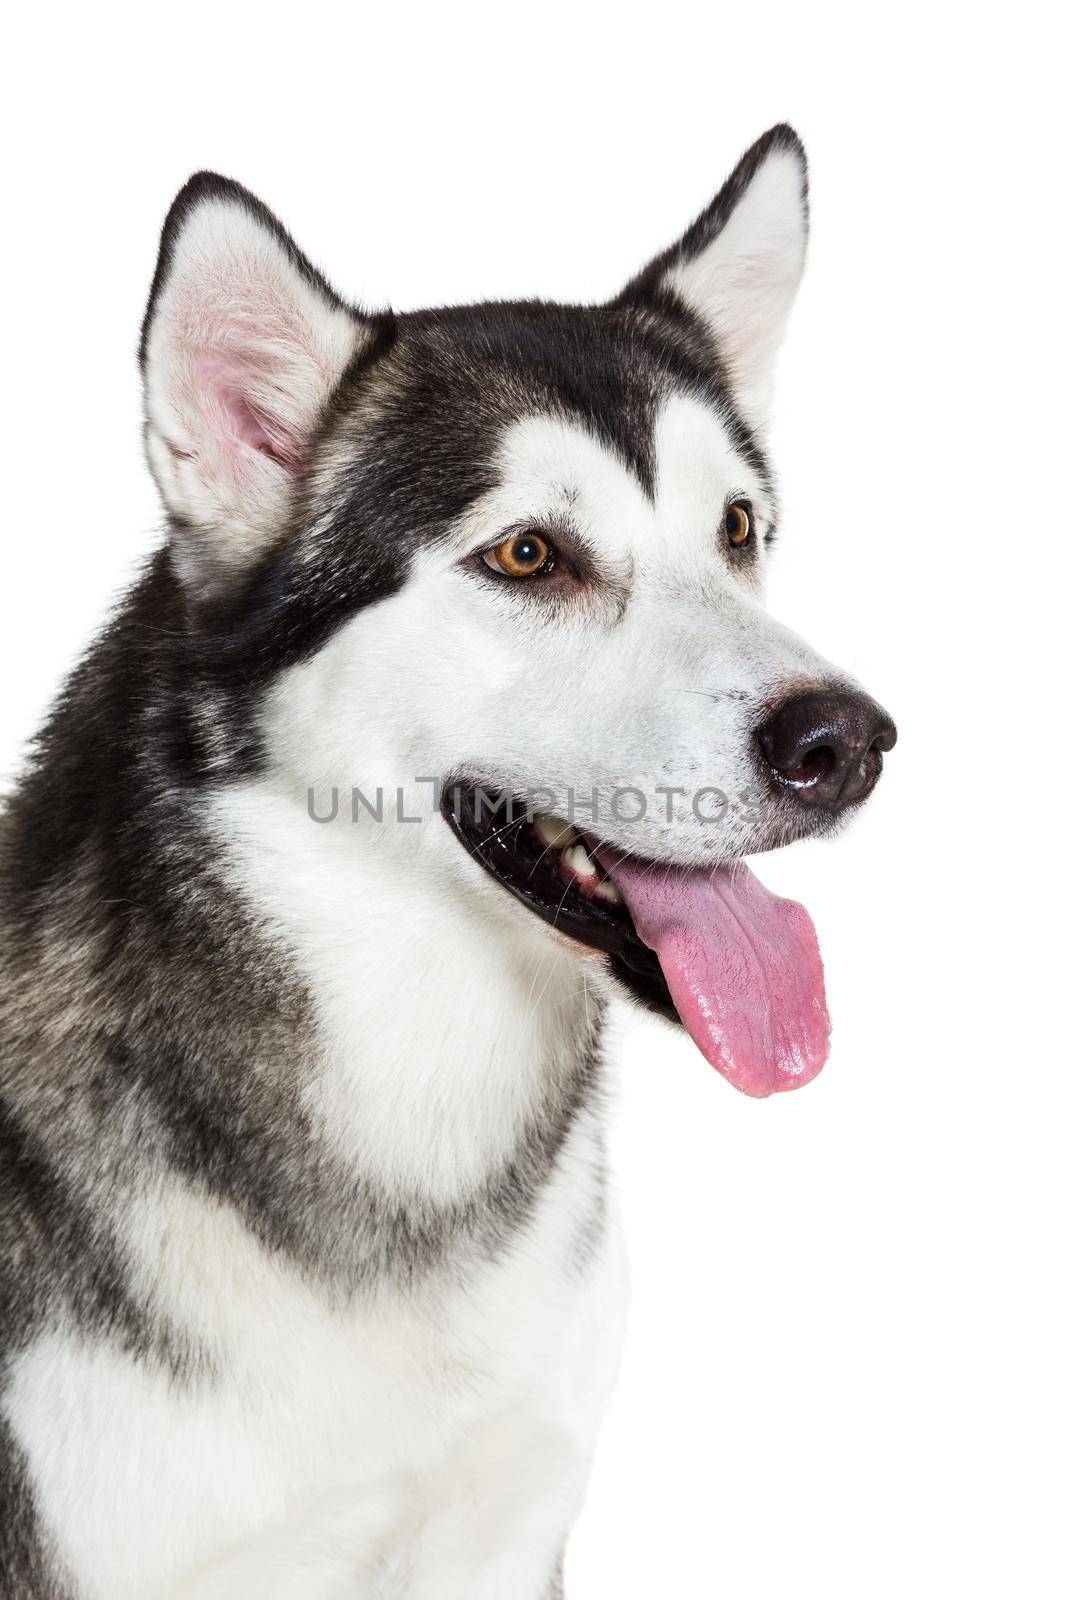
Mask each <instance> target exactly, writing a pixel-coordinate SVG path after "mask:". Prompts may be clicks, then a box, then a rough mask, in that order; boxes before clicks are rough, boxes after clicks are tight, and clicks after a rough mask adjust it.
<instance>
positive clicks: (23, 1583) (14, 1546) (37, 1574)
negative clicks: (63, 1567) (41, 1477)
mask: <svg viewBox="0 0 1067 1600" xmlns="http://www.w3.org/2000/svg"><path fill="white" fill-rule="evenodd" d="M47 1546H48V1541H47V1539H46V1537H45V1534H44V1531H43V1529H42V1528H41V1525H40V1522H39V1519H38V1516H37V1508H36V1506H35V1504H34V1498H33V1490H32V1488H31V1485H30V1480H29V1474H28V1472H27V1468H26V1461H25V1458H24V1456H23V1454H22V1451H21V1450H20V1449H19V1447H18V1445H17V1443H16V1441H15V1439H14V1437H13V1435H12V1433H11V1429H10V1428H9V1427H8V1425H7V1423H6V1422H5V1421H4V1419H3V1417H2V1416H0V1600H73V1595H72V1591H71V1590H70V1589H69V1588H68V1587H67V1585H66V1584H65V1583H64V1582H63V1581H62V1580H61V1579H60V1577H59V1576H58V1574H57V1571H56V1567H55V1565H54V1563H53V1562H52V1560H51V1559H50V1557H49V1554H48V1548H47Z"/></svg>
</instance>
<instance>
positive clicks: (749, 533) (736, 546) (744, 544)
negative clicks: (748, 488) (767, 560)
mask: <svg viewBox="0 0 1067 1600" xmlns="http://www.w3.org/2000/svg"><path fill="white" fill-rule="evenodd" d="M733 511H740V512H741V514H742V515H743V516H744V518H745V520H746V523H747V526H746V528H745V537H744V538H743V539H734V538H733V537H732V535H731V533H730V526H729V524H730V514H731V512H733ZM720 531H721V533H722V537H723V539H724V540H725V541H726V544H727V546H728V548H729V549H730V550H735V551H742V550H750V549H752V548H753V547H754V546H755V543H756V537H755V535H756V514H755V512H754V511H753V509H752V502H751V500H748V499H746V498H745V496H744V495H734V497H733V498H732V499H731V500H728V501H727V503H726V506H725V508H724V509H723V514H722V522H721V524H720Z"/></svg>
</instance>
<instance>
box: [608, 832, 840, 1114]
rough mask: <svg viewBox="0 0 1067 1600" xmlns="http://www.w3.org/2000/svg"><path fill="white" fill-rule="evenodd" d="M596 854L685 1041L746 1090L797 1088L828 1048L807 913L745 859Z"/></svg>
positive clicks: (822, 994) (813, 939) (819, 962)
mask: <svg viewBox="0 0 1067 1600" xmlns="http://www.w3.org/2000/svg"><path fill="white" fill-rule="evenodd" d="M597 859H598V861H600V862H601V863H602V864H603V865H604V867H606V869H607V871H608V872H609V873H610V874H611V877H612V880H613V882H614V883H615V884H616V885H617V886H618V889H619V891H620V893H621V894H622V896H623V899H624V900H625V901H626V906H627V909H628V911H629V913H630V915H631V917H632V918H633V920H634V926H635V927H636V929H637V932H638V934H639V935H640V937H641V939H642V940H643V941H644V943H645V944H647V945H648V946H650V948H651V949H653V950H654V951H655V952H656V954H657V956H658V957H659V964H660V966H661V967H662V968H663V976H664V977H665V978H666V980H667V986H668V988H669V989H670V991H671V998H672V999H673V1001H674V1003H675V1005H676V1006H677V1008H678V1014H679V1016H680V1017H681V1019H682V1022H683V1023H684V1025H685V1028H686V1031H687V1033H688V1034H689V1036H690V1038H691V1039H693V1041H694V1042H695V1044H696V1045H697V1047H698V1048H699V1049H700V1050H701V1052H702V1053H703V1054H704V1055H705V1056H706V1057H707V1059H708V1060H709V1061H710V1062H711V1064H712V1066H713V1067H717V1068H718V1069H719V1071H720V1072H721V1073H722V1075H723V1077H724V1078H727V1079H728V1080H729V1082H730V1083H732V1084H733V1085H734V1087H735V1088H737V1089H741V1090H743V1091H744V1093H745V1094H752V1095H768V1094H774V1093H775V1092H776V1091H777V1090H779V1089H799V1088H800V1086H801V1084H804V1083H808V1082H809V1081H810V1079H812V1078H814V1077H815V1075H816V1073H817V1072H819V1070H820V1069H821V1067H822V1065H823V1063H824V1062H825V1060H826V1056H827V1052H828V1051H829V1048H830V1018H829V1014H828V1013H827V1010H826V995H825V992H824V990H823V976H822V959H821V957H820V955H819V945H818V941H817V939H816V937H815V929H814V927H813V926H812V922H811V918H810V917H809V916H808V913H807V912H806V911H805V910H804V907H803V906H801V905H797V903H796V901H795V900H780V899H779V898H778V896H777V895H775V894H771V892H770V890H769V889H765V888H764V887H763V885H762V883H760V881H759V879H758V878H757V877H756V876H755V874H754V873H752V872H750V871H749V870H748V868H747V867H746V866H744V865H738V866H732V867H710V868H702V869H695V870H690V869H688V868H682V867H661V866H653V865H650V864H649V863H648V862H647V861H634V860H633V859H632V858H631V859H629V860H624V859H623V858H622V857H620V856H617V855H616V854H615V852H614V851H612V850H609V849H607V848H605V847H604V846H603V845H601V846H599V847H598V849H597Z"/></svg>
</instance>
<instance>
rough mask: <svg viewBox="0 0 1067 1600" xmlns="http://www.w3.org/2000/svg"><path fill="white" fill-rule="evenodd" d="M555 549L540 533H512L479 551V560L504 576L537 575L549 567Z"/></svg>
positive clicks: (528, 576)
mask: <svg viewBox="0 0 1067 1600" xmlns="http://www.w3.org/2000/svg"><path fill="white" fill-rule="evenodd" d="M555 559H556V552H555V551H554V550H553V548H552V546H551V545H550V544H549V542H548V540H547V539H546V538H544V536H543V535H542V534H540V533H513V534H512V535H511V537H510V538H508V539H503V540H502V541H501V542H500V544H495V545H494V546H493V548H492V549H491V550H485V551H483V552H482V560H483V562H484V563H485V565H486V566H487V567H489V568H490V570H491V571H493V572H500V573H502V574H503V575H504V577H505V578H541V577H544V576H545V574H546V573H549V572H551V571H552V567H553V563H554V562H555Z"/></svg>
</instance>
